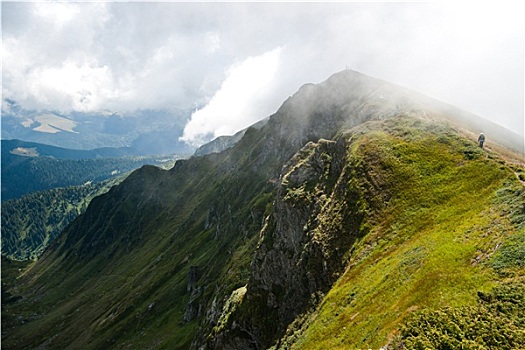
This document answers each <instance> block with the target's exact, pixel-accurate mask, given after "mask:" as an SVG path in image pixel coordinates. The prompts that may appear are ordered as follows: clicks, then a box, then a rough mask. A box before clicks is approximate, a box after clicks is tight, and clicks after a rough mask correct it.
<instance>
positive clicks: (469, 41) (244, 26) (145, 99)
mask: <svg viewBox="0 0 525 350" xmlns="http://www.w3.org/2000/svg"><path fill="white" fill-rule="evenodd" d="M520 14H521V11H520V6H519V4H513V3H510V2H509V3H507V2H501V3H500V2H498V4H497V5H494V4H492V3H483V2H481V3H476V4H475V6H472V5H467V4H463V3H462V2H460V3H459V4H453V3H340V2H337V3H261V2H259V3H174V2H163V3H156V2H140V3H139V2H125V3H124V2H79V3H76V2H75V3H56V2H54V3H22V2H2V60H3V62H2V65H3V70H2V96H3V98H9V99H12V100H14V101H17V103H19V104H20V105H21V106H22V107H23V108H26V109H42V110H55V111H60V112H62V113H68V112H71V111H84V112H98V111H114V112H123V111H134V110H137V109H158V110H176V109H177V110H180V109H189V110H194V113H193V114H192V116H191V119H190V120H189V121H188V123H187V125H186V128H185V130H184V134H183V137H182V139H183V140H185V141H186V142H188V143H190V144H192V145H199V144H201V143H203V142H205V141H207V140H209V139H211V138H213V137H216V136H219V135H224V134H232V133H234V132H235V131H237V130H239V129H242V128H244V127H246V126H248V125H250V124H251V123H253V122H255V121H257V120H259V119H262V118H264V117H266V116H268V115H269V114H271V113H272V112H274V111H275V110H277V108H278V107H279V106H280V104H281V103H282V102H283V101H284V100H285V99H286V98H287V97H288V96H290V95H291V94H293V93H294V92H295V91H296V90H297V89H298V88H299V87H300V86H301V85H302V84H304V83H309V82H311V83H318V82H321V81H323V80H325V79H326V78H328V77H329V76H330V75H331V74H333V73H335V72H337V71H340V70H343V69H345V68H346V67H348V68H351V69H354V70H357V71H360V72H362V73H365V74H367V75H371V76H374V77H376V78H380V79H383V80H387V81H391V82H393V83H397V84H399V85H402V86H405V87H408V88H410V89H413V90H416V91H419V92H421V93H424V94H427V95H429V96H431V97H434V98H437V99H440V100H443V101H446V102H448V103H451V104H454V105H456V106H458V107H460V108H464V109H466V110H468V111H470V112H473V113H475V114H478V115H480V116H483V117H485V118H487V119H490V120H492V121H494V122H496V123H499V124H501V125H503V126H505V127H507V128H509V129H511V130H513V131H514V132H517V133H520V134H522V135H523V133H524V124H523V119H524V118H523V114H524V113H523V105H524V88H523V86H524V71H523V67H524V60H523V57H524V56H523V47H524V24H523V20H522V18H521V16H520Z"/></svg>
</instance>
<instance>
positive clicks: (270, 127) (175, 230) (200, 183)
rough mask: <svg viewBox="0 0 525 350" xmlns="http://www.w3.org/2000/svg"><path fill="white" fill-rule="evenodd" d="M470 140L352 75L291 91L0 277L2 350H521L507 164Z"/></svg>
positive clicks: (105, 199) (523, 228)
mask: <svg viewBox="0 0 525 350" xmlns="http://www.w3.org/2000/svg"><path fill="white" fill-rule="evenodd" d="M472 123H474V124H472ZM475 123H476V119H474V118H473V116H472V115H470V114H468V113H465V112H462V111H460V110H458V109H455V108H453V107H451V106H449V105H446V104H443V103H439V102H437V101H435V100H432V99H429V98H426V97H424V96H421V95H419V94H416V93H414V92H411V91H409V90H406V89H403V88H400V87H399V86H396V85H393V84H390V83H387V82H385V81H382V80H379V79H374V78H371V77H368V76H366V75H363V74H360V73H358V72H354V71H351V70H345V71H343V72H339V73H337V74H334V75H333V76H331V77H330V78H329V79H327V80H326V81H325V82H323V83H321V84H316V85H314V84H307V85H304V86H303V87H301V89H299V91H298V92H297V93H296V94H294V95H293V96H292V97H290V98H289V99H287V100H286V101H285V102H284V103H283V104H282V106H281V107H280V108H279V110H277V111H276V113H275V114H273V115H271V116H270V117H269V119H268V122H267V123H266V124H265V125H264V126H262V127H261V128H260V129H256V128H248V129H247V130H246V131H245V132H244V135H243V136H242V138H241V139H240V140H238V141H237V142H236V143H235V145H233V146H232V147H229V148H227V149H226V150H224V151H222V152H219V153H210V154H207V155H203V156H194V157H192V158H190V159H186V160H180V161H177V163H176V164H175V166H174V167H173V168H171V169H169V170H162V169H159V168H157V167H154V166H143V167H142V168H140V169H139V170H136V171H134V172H133V173H132V174H131V175H130V176H129V177H128V178H127V179H126V180H124V181H123V182H122V183H120V184H119V185H117V186H115V187H113V188H112V189H111V190H110V191H109V192H107V193H105V194H104V195H101V196H98V197H96V198H94V199H93V200H92V201H91V203H90V205H89V206H88V208H87V209H86V211H85V213H84V214H82V215H80V216H79V217H78V218H77V219H76V220H74V221H73V222H72V223H71V224H70V225H69V226H67V228H66V229H65V230H64V231H63V232H62V233H61V234H60V235H59V236H58V237H57V238H56V239H55V240H54V241H53V243H52V244H51V245H50V246H48V248H47V249H46V250H45V252H44V254H43V255H42V256H41V258H40V259H39V260H38V261H37V262H36V263H34V264H32V265H31V266H30V268H28V269H25V268H24V265H22V264H21V263H16V262H7V263H6V266H7V268H8V274H7V275H6V277H5V278H4V276H2V283H3V285H4V286H6V290H5V291H4V290H3V291H2V292H3V293H5V296H6V298H5V299H4V298H3V300H2V345H3V346H5V347H6V348H9V349H33V348H53V349H117V348H135V349H150V348H151V349H202V350H205V349H230V350H233V349H253V350H255V349H291V348H293V349H360V348H366V349H368V348H373V349H379V348H383V349H405V348H414V349H416V348H419V347H420V348H432V349H434V348H435V349H439V348H461V347H472V348H484V349H485V348H487V349H488V348H508V349H521V348H525V339H524V338H523V336H522V335H523V329H524V326H523V319H524V317H525V314H524V310H525V308H523V303H524V301H525V300H524V295H525V294H524V291H525V284H524V282H523V281H524V276H525V271H524V265H523V261H524V259H525V256H524V254H523V249H521V247H523V245H524V242H525V211H524V208H525V187H524V184H523V182H522V180H520V179H523V175H524V174H525V168H524V166H523V164H524V163H525V159H524V158H523V155H520V154H517V153H516V152H514V151H512V150H510V149H508V148H505V147H503V146H501V145H500V144H498V142H499V141H498V138H499V137H502V135H503V136H505V138H507V139H508V138H512V133H511V132H509V131H506V130H504V129H498V127H497V126H495V125H492V124H490V123H488V122H480V123H482V124H483V126H482V127H483V131H484V132H485V134H486V135H487V134H489V135H494V136H491V137H487V139H490V140H491V141H490V142H488V141H487V143H486V145H485V148H483V149H482V148H480V147H478V145H477V143H476V137H477V132H478V130H479V129H478V128H479V125H477V124H475ZM487 123H488V124H487ZM469 125H470V127H469ZM486 127H489V129H487V128H486ZM487 130H491V131H490V132H488V131H487ZM493 130H498V133H497V134H496V133H494V134H492V131H493ZM495 135H499V136H495ZM501 141H502V142H504V141H508V140H501ZM17 269H19V270H18V271H19V273H18V274H17V273H16V272H17Z"/></svg>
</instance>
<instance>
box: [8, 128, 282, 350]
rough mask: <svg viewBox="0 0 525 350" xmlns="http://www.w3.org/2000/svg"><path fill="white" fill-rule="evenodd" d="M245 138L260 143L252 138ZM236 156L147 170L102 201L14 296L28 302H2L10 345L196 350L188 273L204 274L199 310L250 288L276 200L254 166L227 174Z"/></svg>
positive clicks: (236, 161) (57, 244) (32, 271)
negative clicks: (187, 317) (195, 269)
mask: <svg viewBox="0 0 525 350" xmlns="http://www.w3.org/2000/svg"><path fill="white" fill-rule="evenodd" d="M244 142H248V143H250V144H251V143H253V140H250V139H249V135H248V138H246V139H245V141H244ZM244 149H246V148H244ZM217 157H220V158H221V159H220V160H217V159H215V158H217ZM239 157H249V155H246V154H244V152H242V151H238V152H237V153H235V152H229V153H225V154H222V155H220V156H210V157H202V158H197V159H193V160H192V161H191V162H190V161H187V162H186V161H183V162H181V164H182V165H180V166H178V167H177V166H176V168H177V169H174V170H172V171H162V170H160V169H156V168H154V167H144V168H142V169H141V170H139V171H137V172H135V173H133V174H132V175H130V177H128V179H127V181H125V182H124V183H122V184H121V185H119V186H117V187H115V188H113V189H112V190H111V191H110V192H109V193H107V194H106V195H104V196H102V197H97V198H95V199H94V200H93V201H92V203H91V205H90V207H89V208H88V210H87V211H86V213H85V214H84V215H83V216H81V217H80V218H79V219H77V220H76V221H75V222H74V223H73V224H72V225H71V226H69V228H68V229H67V230H66V232H65V233H64V234H62V235H61V236H60V237H59V238H58V239H57V240H56V241H55V243H53V245H54V247H53V248H52V249H50V250H49V251H48V252H46V254H44V255H43V256H42V258H41V259H40V260H39V261H38V263H37V264H35V265H34V267H32V268H31V269H30V270H29V271H28V272H27V273H26V274H25V275H24V276H23V277H22V278H21V279H20V280H19V282H18V284H17V290H15V291H14V293H15V295H23V296H24V300H23V301H22V302H20V303H16V304H12V305H11V304H10V305H5V306H4V305H3V306H4V309H3V313H6V314H15V315H18V316H17V317H18V320H15V321H14V322H11V323H9V324H6V325H3V326H5V327H3V328H4V329H6V332H5V334H6V337H4V338H3V339H2V341H3V343H4V344H6V346H8V347H10V348H13V349H17V348H31V347H37V346H39V345H42V344H45V345H47V346H49V347H53V348H82V349H107V348H108V347H118V346H122V347H132V348H149V347H154V348H166V349H187V348H189V346H190V344H191V341H192V340H193V337H194V336H195V332H196V330H197V327H198V320H197V319H193V320H191V321H190V322H184V321H183V316H184V313H185V310H186V307H187V304H188V302H189V300H190V293H189V292H188V291H187V285H188V272H189V270H190V267H191V266H199V268H200V270H201V275H202V276H201V278H200V279H199V280H198V281H197V286H198V287H202V295H200V296H199V297H198V299H197V304H198V303H199V302H200V301H203V303H204V302H206V300H208V299H209V298H210V297H211V295H212V294H213V293H214V292H215V291H216V288H221V289H225V290H226V292H225V293H227V294H229V293H230V292H231V290H233V289H236V288H238V287H240V286H241V285H243V284H245V283H246V282H247V278H248V272H247V269H248V268H249V263H250V257H251V254H252V252H253V250H254V249H255V244H256V238H257V235H256V233H257V232H258V230H259V228H260V227H259V226H260V224H261V222H262V214H263V213H264V210H265V208H266V205H267V203H268V201H269V200H270V198H271V196H270V195H269V192H271V191H272V186H271V185H270V186H269V185H267V184H266V182H265V181H264V176H265V175H261V172H260V169H255V170H253V169H254V168H253V167H252V165H251V164H250V163H249V162H241V163H242V164H245V165H246V164H247V165H246V166H247V169H245V171H239V172H238V173H237V175H232V174H231V173H230V169H231V167H232V165H236V164H239V163H240V162H239ZM221 160H222V162H221ZM265 169H266V168H265ZM256 170H257V171H256ZM254 171H256V173H255V174H254ZM261 176H262V177H263V179H262V180H261ZM196 188H199V189H200V191H198V192H196V191H195V189H196ZM114 201H118V202H119V203H118V205H115V202H114ZM230 209H231V212H230ZM212 212H214V213H215V214H214V215H211V218H210V223H211V224H210V226H209V227H206V225H205V222H206V221H207V216H210V213H212ZM99 221H100V223H101V224H100V223H99ZM99 224H100V225H99ZM100 227H102V229H99V228H100ZM107 261H111V264H108V263H107ZM72 272H74V273H72ZM34 286H38V288H37V289H35V288H34ZM16 292H18V294H16ZM203 306H204V305H203ZM201 316H202V315H201ZM22 321H23V322H22Z"/></svg>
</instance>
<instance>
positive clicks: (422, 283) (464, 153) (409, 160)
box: [290, 121, 523, 349]
mask: <svg viewBox="0 0 525 350" xmlns="http://www.w3.org/2000/svg"><path fill="white" fill-rule="evenodd" d="M406 124H408V125H403V126H402V127H399V124H396V125H395V127H390V128H389V127H388V125H387V128H385V129H386V130H387V131H389V132H388V133H385V132H382V131H380V132H373V133H368V134H367V135H365V136H362V137H360V138H359V139H358V140H356V141H354V143H353V145H352V153H351V157H355V158H358V159H363V160H364V165H363V166H365V167H366V173H367V174H369V175H370V176H369V178H368V179H366V180H363V181H366V182H367V183H368V184H369V186H370V184H371V186H372V187H373V186H374V185H377V186H378V187H380V186H381V185H382V184H388V185H389V186H388V187H389V188H390V189H389V192H390V193H391V197H390V198H389V200H388V203H387V204H385V205H384V208H383V209H382V213H381V215H379V216H378V217H379V219H376V220H375V221H371V222H370V223H369V224H370V226H371V227H370V233H369V234H368V235H367V236H365V237H364V238H363V239H362V240H361V241H360V242H359V243H358V244H357V245H356V247H355V249H354V252H353V254H352V256H351V261H350V264H349V267H348V268H347V270H346V272H345V274H344V275H343V276H342V277H341V278H340V280H339V281H338V282H337V283H336V285H335V286H334V287H333V288H332V290H331V291H330V292H329V293H328V294H327V295H326V297H325V299H324V300H323V302H322V304H321V305H320V307H319V309H318V311H317V312H316V313H314V314H313V315H312V316H310V321H307V324H306V325H303V329H304V328H306V330H305V332H304V333H303V334H301V335H299V334H297V332H296V334H295V336H293V337H292V339H290V343H295V344H294V346H292V347H293V348H294V349H357V348H379V347H381V346H384V345H386V344H388V343H389V342H391V341H392V340H393V339H394V338H395V336H396V335H397V334H398V332H399V328H400V326H401V324H402V322H403V320H404V319H405V317H407V315H409V314H411V313H412V312H413V311H415V310H427V309H428V310H433V309H440V308H456V307H467V306H473V305H475V304H476V302H477V295H476V292H477V291H488V290H490V289H491V288H492V287H493V286H494V285H495V283H496V282H497V281H498V278H497V276H496V275H495V273H494V270H493V269H491V268H489V267H487V266H486V265H484V264H478V263H477V262H478V261H477V260H476V258H477V257H478V260H479V259H482V260H486V259H487V257H488V256H489V253H490V252H492V251H493V250H494V249H496V246H497V243H499V242H501V241H502V240H503V239H504V238H505V237H506V236H507V235H510V234H513V235H514V236H512V237H514V238H512V239H509V240H507V241H505V243H504V244H503V247H509V248H508V249H507V250H509V251H510V250H512V251H513V252H514V250H516V249H517V250H520V251H521V252H522V249H521V247H522V246H521V245H520V244H521V242H522V237H523V235H522V234H518V233H516V230H518V229H519V228H518V227H517V226H516V225H515V222H513V220H512V217H508V216H502V215H501V210H504V205H503V204H501V205H500V206H499V207H496V208H494V206H495V204H494V202H495V201H496V198H498V194H497V192H498V190H500V189H501V188H503V187H504V183H505V181H506V182H508V181H513V180H512V178H513V176H514V175H513V174H512V173H511V172H510V171H509V170H508V169H506V168H505V167H502V166H499V164H498V165H496V164H495V162H492V161H489V160H487V157H486V156H485V154H484V153H483V152H482V151H480V150H479V149H477V148H476V147H475V145H473V144H472V145H471V144H466V143H465V142H464V140H463V139H460V138H459V137H456V136H455V135H454V134H453V133H452V132H450V131H449V132H446V133H443V132H441V133H440V134H439V136H438V137H436V134H435V133H433V132H432V131H433V130H429V128H430V126H428V125H425V124H424V123H418V125H416V124H415V123H414V124H413V125H412V126H411V125H410V121H407V122H406ZM444 130H446V129H444ZM363 181H362V182H363ZM500 191H501V190H500ZM499 197H502V195H501V194H499ZM512 198H513V199H512V200H514V201H518V199H516V198H519V196H518V197H516V196H513V197H512ZM372 201H373V199H372ZM504 201H505V200H504ZM509 201H510V200H508V199H507V200H506V201H505V203H508V202H509ZM500 202H501V201H500ZM521 203H523V198H521ZM516 206H517V204H515V205H514V206H513V208H515V207H516ZM498 208H499V209H498ZM516 215H517V216H519V215H520V214H519V213H518V214H516ZM513 242H516V243H513ZM507 250H506V249H504V248H502V249H500V250H499V251H498V253H497V254H496V257H498V256H501V258H497V259H495V260H494V261H503V260H505V259H506V258H504V256H506V255H505V254H506V252H507ZM513 256H515V255H513ZM520 256H521V255H520ZM480 257H481V258H480ZM498 259H499V260H498ZM505 261H506V260H505Z"/></svg>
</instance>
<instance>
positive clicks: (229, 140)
mask: <svg viewBox="0 0 525 350" xmlns="http://www.w3.org/2000/svg"><path fill="white" fill-rule="evenodd" d="M267 122H268V118H266V119H263V120H260V121H258V122H257V123H255V124H253V125H251V126H250V127H249V128H255V129H257V130H258V129H260V128H262V127H263V126H265V125H266V123H267ZM249 128H246V129H243V130H241V131H238V132H236V133H235V134H234V135H231V136H219V137H217V138H215V139H213V140H212V141H210V142H208V143H205V144H204V145H202V146H200V147H199V148H197V150H196V151H195V153H194V155H196V156H203V155H205V154H210V153H220V152H222V151H224V150H226V149H228V148H231V147H233V146H235V144H236V143H237V142H239V141H240V140H241V139H242V138H243V136H244V134H245V133H246V131H247V130H248V129H249Z"/></svg>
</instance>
